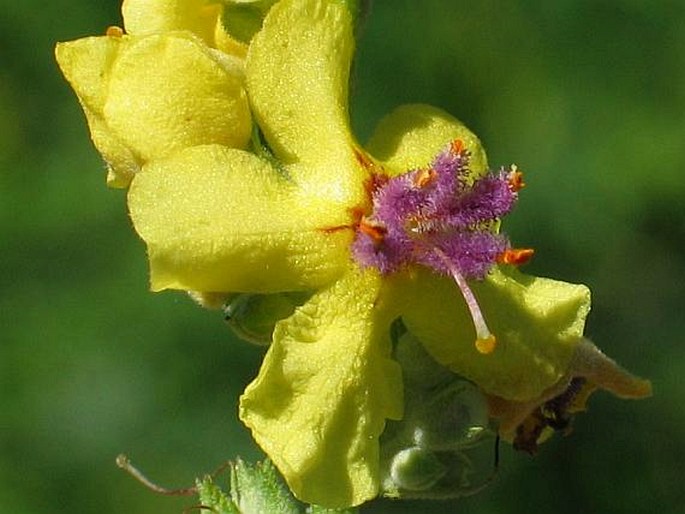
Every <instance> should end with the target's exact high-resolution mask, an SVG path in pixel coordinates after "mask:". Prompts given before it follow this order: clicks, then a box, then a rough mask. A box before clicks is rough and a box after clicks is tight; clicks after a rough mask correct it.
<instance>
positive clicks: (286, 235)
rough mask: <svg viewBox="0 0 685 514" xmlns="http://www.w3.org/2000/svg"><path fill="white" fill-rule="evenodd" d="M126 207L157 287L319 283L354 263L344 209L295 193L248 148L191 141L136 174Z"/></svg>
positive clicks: (242, 288)
mask: <svg viewBox="0 0 685 514" xmlns="http://www.w3.org/2000/svg"><path fill="white" fill-rule="evenodd" d="M129 208H130V211H131V217H132V219H133V223H134V225H135V227H136V230H137V231H138V233H139V234H140V235H141V237H142V238H143V239H144V240H145V242H146V243H147V244H148V253H149V258H150V268H151V283H152V289H153V290H160V289H166V288H172V289H185V290H195V291H214V292H254V293H257V292H264V293H269V292H280V291H295V290H308V289H316V288H318V287H321V286H322V285H325V284H328V283H330V282H331V281H333V280H335V279H336V278H337V277H338V276H339V275H340V274H341V273H342V272H343V271H344V270H345V269H346V268H347V266H348V264H349V262H350V257H349V244H350V240H351V238H352V231H351V230H327V229H328V228H330V227H335V226H339V225H341V224H345V223H348V222H349V220H348V219H347V216H348V214H347V213H345V212H344V211H342V212H341V211H340V210H338V209H334V208H331V207H330V206H327V205H326V204H324V203H318V201H317V200H316V199H307V198H302V197H301V196H300V191H298V190H297V189H295V187H294V186H293V184H292V182H291V181H289V180H288V179H287V178H285V177H283V176H282V175H279V174H278V173H277V172H276V171H275V170H274V169H273V168H272V167H271V166H270V165H269V164H267V163H265V162H264V161H262V160H260V159H259V158H257V157H256V156H254V155H253V154H250V153H247V152H243V151H239V150H233V149H229V148H226V147H222V146H218V145H207V146H197V147H193V148H187V149H185V150H182V151H180V152H177V153H176V154H174V155H173V156H172V157H170V158H169V159H165V160H155V161H153V162H151V163H149V164H148V165H146V166H145V167H144V168H143V171H141V172H140V173H139V174H138V175H136V177H135V178H134V180H133V182H132V184H131V189H130V191H129Z"/></svg>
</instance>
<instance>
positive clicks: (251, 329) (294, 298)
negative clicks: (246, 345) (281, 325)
mask: <svg viewBox="0 0 685 514" xmlns="http://www.w3.org/2000/svg"><path fill="white" fill-rule="evenodd" d="M309 296H310V295H309V293H304V292H293V293H280V294H269V295H266V294H238V295H236V296H234V297H233V298H231V301H230V302H228V303H227V304H226V305H225V307H224V314H225V319H226V323H228V325H229V326H230V327H231V329H232V330H233V332H234V333H235V334H236V335H237V336H238V337H240V338H241V339H243V340H245V341H248V342H250V343H254V344H258V345H269V344H270V343H271V337H272V334H273V332H274V327H275V326H276V323H277V322H279V321H280V320H282V319H285V318H287V317H289V316H290V315H291V314H292V313H293V312H294V311H295V308H296V307H298V306H299V305H302V304H303V303H304V302H305V301H306V300H307V298H309Z"/></svg>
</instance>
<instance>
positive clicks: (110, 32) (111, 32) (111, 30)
mask: <svg viewBox="0 0 685 514" xmlns="http://www.w3.org/2000/svg"><path fill="white" fill-rule="evenodd" d="M105 35H106V36H110V37H121V36H123V35H124V29H122V28H121V27H117V26H116V25H112V26H111V27H107V30H105Z"/></svg>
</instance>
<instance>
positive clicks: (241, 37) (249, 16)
mask: <svg viewBox="0 0 685 514" xmlns="http://www.w3.org/2000/svg"><path fill="white" fill-rule="evenodd" d="M276 1H277V0H252V1H245V0H243V1H240V2H236V1H231V0H225V1H224V11H223V14H222V16H221V24H222V25H223V27H224V30H226V32H228V33H229V34H230V35H231V37H233V38H234V39H236V40H238V41H240V42H241V43H248V44H249V43H250V41H251V40H252V37H253V36H254V35H255V34H256V33H257V32H258V31H259V29H261V28H262V23H263V22H264V17H265V16H266V15H267V14H268V12H269V9H271V6H273V5H274V4H275V3H276Z"/></svg>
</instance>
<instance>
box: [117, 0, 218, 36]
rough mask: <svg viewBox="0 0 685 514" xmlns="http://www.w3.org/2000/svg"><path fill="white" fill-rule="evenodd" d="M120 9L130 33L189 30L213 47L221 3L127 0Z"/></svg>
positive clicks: (202, 0) (192, 0) (193, 0)
mask: <svg viewBox="0 0 685 514" xmlns="http://www.w3.org/2000/svg"><path fill="white" fill-rule="evenodd" d="M121 12H122V14H123V16H124V28H125V29H126V32H128V33H129V34H133V35H148V34H159V33H162V32H170V31H174V30H189V31H191V32H193V33H195V34H196V35H198V36H199V37H201V38H202V39H203V40H204V42H205V43H206V44H208V45H209V46H213V42H214V30H215V27H216V25H217V22H218V20H219V16H220V14H221V5H219V4H218V3H210V2H208V1H207V0H124V3H123V4H122V6H121Z"/></svg>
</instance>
